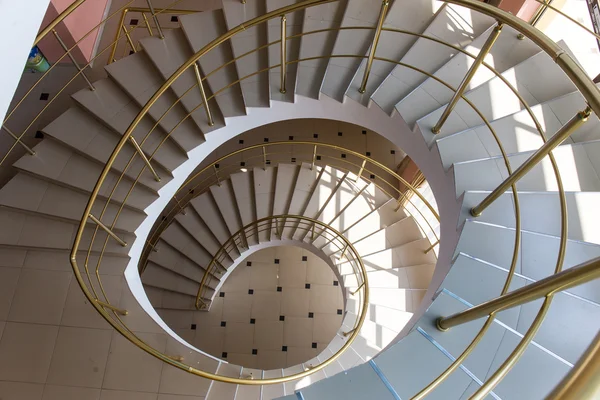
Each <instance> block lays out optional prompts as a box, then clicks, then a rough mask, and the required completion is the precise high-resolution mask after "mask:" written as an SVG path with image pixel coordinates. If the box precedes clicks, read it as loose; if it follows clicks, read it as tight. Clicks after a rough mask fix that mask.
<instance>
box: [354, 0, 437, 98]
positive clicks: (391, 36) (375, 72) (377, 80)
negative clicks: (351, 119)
mask: <svg viewBox="0 0 600 400" xmlns="http://www.w3.org/2000/svg"><path fill="white" fill-rule="evenodd" d="M436 7H437V5H436V4H435V3H429V2H426V1H414V2H410V3H404V2H399V1H398V2H393V3H391V6H390V7H389V8H388V13H387V15H386V17H385V21H384V24H383V27H384V28H389V29H403V30H407V31H410V32H416V33H422V32H423V31H424V30H425V29H426V28H427V26H428V25H429V24H430V23H431V21H432V20H433V18H434V17H433V16H434V14H435V12H436V11H437V10H436V9H435V8H436ZM416 40H417V36H412V35H406V34H402V33H396V32H390V31H385V30H384V31H382V32H381V36H380V39H379V45H378V46H377V54H376V55H377V57H378V58H384V59H387V60H394V61H396V60H400V59H402V57H403V56H404V55H405V54H406V52H407V51H408V50H409V49H410V48H411V46H412V45H413V44H414V43H415V41H416ZM389 43H393V46H390V45H388V44H389ZM365 55H368V54H365ZM366 66H367V60H366V59H365V60H362V61H361V62H360V67H359V68H358V70H357V71H356V74H355V75H354V79H353V80H352V83H351V84H350V87H349V88H348V90H347V91H346V96H349V97H350V98H352V99H353V100H355V101H357V102H359V103H361V104H362V105H363V106H365V107H366V106H368V104H369V100H370V99H371V96H372V95H373V93H374V92H375V90H377V88H378V87H379V86H380V85H381V83H382V82H383V81H384V80H385V78H386V77H387V76H388V75H389V74H390V73H391V72H392V70H393V69H394V67H395V66H396V65H395V64H393V63H390V62H387V61H379V60H374V61H373V64H372V66H371V72H370V74H369V80H368V81H367V86H366V90H365V92H364V93H360V92H359V89H360V86H361V84H362V80H363V76H364V73H365V68H366Z"/></svg>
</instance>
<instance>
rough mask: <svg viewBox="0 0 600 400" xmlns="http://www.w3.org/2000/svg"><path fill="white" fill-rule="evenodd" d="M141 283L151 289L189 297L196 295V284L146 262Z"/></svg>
mask: <svg viewBox="0 0 600 400" xmlns="http://www.w3.org/2000/svg"><path fill="white" fill-rule="evenodd" d="M143 283H144V284H145V285H150V286H153V287H157V288H161V289H166V290H170V291H172V292H177V293H183V294H187V295H189V296H196V295H197V294H198V287H199V285H198V282H196V281H192V280H191V279H186V278H184V277H183V276H182V275H179V274H177V273H174V272H172V271H170V270H168V269H166V268H162V267H160V266H158V265H157V264H154V263H153V262H148V264H147V265H146V269H145V270H144V275H143Z"/></svg>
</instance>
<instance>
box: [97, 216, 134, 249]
mask: <svg viewBox="0 0 600 400" xmlns="http://www.w3.org/2000/svg"><path fill="white" fill-rule="evenodd" d="M88 217H89V218H90V219H91V220H92V221H93V222H94V223H96V225H98V226H99V227H100V228H102V229H103V230H104V231H105V232H106V233H108V235H109V236H110V237H112V238H113V239H115V240H116V241H117V242H118V243H119V244H120V245H121V246H123V247H127V242H125V241H124V240H123V239H121V238H120V237H118V236H117V235H116V234H115V233H114V232H113V231H112V230H111V229H110V228H109V227H108V226H106V225H104V224H103V223H102V221H100V220H99V219H98V218H96V217H94V215H93V214H92V213H89V214H88Z"/></svg>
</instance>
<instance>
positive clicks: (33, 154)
mask: <svg viewBox="0 0 600 400" xmlns="http://www.w3.org/2000/svg"><path fill="white" fill-rule="evenodd" d="M2 129H4V130H5V131H6V132H8V134H9V135H10V136H11V137H12V138H13V139H14V140H15V142H17V143H19V144H20V145H21V146H23V148H24V149H25V150H27V152H28V153H29V154H31V155H32V156H35V151H33V149H31V147H29V146H27V145H26V144H25V143H23V142H22V141H21V139H19V137H18V136H17V135H15V134H14V133H13V132H12V131H11V130H10V129H8V128H7V127H6V126H2Z"/></svg>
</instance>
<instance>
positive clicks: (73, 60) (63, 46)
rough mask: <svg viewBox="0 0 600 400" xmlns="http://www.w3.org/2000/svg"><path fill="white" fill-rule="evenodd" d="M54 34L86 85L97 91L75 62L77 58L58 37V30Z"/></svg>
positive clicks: (54, 30)
mask: <svg viewBox="0 0 600 400" xmlns="http://www.w3.org/2000/svg"><path fill="white" fill-rule="evenodd" d="M52 33H53V34H54V36H55V37H56V40H58V43H60V46H61V47H62V48H63V50H64V51H65V52H66V53H67V55H68V56H69V58H70V59H71V62H72V63H73V65H75V68H77V70H78V71H79V72H80V73H81V76H82V77H83V79H85V81H86V83H87V84H88V86H89V87H90V90H96V88H95V87H94V85H92V82H90V80H89V79H88V77H87V76H86V75H85V72H83V70H82V69H81V67H80V66H79V64H78V63H77V61H75V57H73V55H72V54H71V52H70V51H69V48H68V47H67V45H66V44H65V42H63V41H62V39H61V38H60V36H59V35H58V32H56V29H52Z"/></svg>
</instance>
